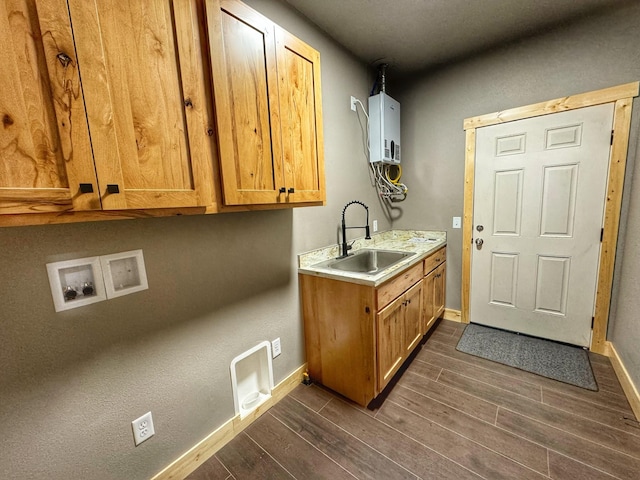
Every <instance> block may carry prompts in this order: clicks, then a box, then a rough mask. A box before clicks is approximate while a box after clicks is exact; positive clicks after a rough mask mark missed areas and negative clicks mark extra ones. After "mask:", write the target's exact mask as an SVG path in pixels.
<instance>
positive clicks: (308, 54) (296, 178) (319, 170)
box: [276, 27, 325, 202]
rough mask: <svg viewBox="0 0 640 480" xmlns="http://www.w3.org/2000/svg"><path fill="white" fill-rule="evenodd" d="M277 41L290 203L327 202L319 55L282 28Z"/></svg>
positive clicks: (285, 170) (285, 173)
mask: <svg viewBox="0 0 640 480" xmlns="http://www.w3.org/2000/svg"><path fill="white" fill-rule="evenodd" d="M276 38H277V42H276V43H277V52H278V76H279V80H280V83H279V88H280V107H281V113H282V118H281V122H282V148H283V154H284V176H285V179H284V180H285V184H286V186H287V190H288V191H289V189H290V188H293V192H292V193H290V194H288V195H287V200H288V201H290V202H313V201H316V202H317V201H324V199H325V198H324V194H325V188H324V153H323V136H322V102H321V99H320V92H321V86H320V54H319V53H318V52H317V51H316V50H314V49H313V48H311V47H309V46H308V45H306V44H305V43H304V42H302V41H300V40H299V39H297V38H296V37H294V36H293V35H291V34H290V33H288V32H287V31H285V30H283V29H281V28H277V27H276Z"/></svg>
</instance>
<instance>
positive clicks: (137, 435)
mask: <svg viewBox="0 0 640 480" xmlns="http://www.w3.org/2000/svg"><path fill="white" fill-rule="evenodd" d="M131 429H132V430H133V440H134V441H135V442H136V447H137V446H138V445H140V444H141V443H142V442H144V441H145V440H148V439H149V438H151V437H153V435H154V434H155V433H156V431H155V429H154V428H153V418H152V417H151V412H147V413H145V414H144V415H142V416H141V417H140V418H136V419H135V420H134V421H133V422H131Z"/></svg>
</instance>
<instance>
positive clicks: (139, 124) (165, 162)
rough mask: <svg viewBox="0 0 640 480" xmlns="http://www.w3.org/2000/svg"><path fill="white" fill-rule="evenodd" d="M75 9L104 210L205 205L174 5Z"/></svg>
mask: <svg viewBox="0 0 640 480" xmlns="http://www.w3.org/2000/svg"><path fill="white" fill-rule="evenodd" d="M181 3H182V7H183V6H184V5H186V2H181ZM179 4H180V2H179V3H177V4H176V5H179ZM182 7H177V8H182ZM69 11H70V13H71V18H72V21H73V25H74V35H75V41H76V48H77V52H78V61H79V63H80V68H81V73H83V72H86V73H87V74H86V75H83V76H82V83H83V90H84V94H85V98H86V104H87V115H88V119H89V127H90V131H91V140H92V143H93V147H94V156H95V164H96V171H97V173H98V179H99V181H100V193H101V196H102V203H103V208H104V209H109V210H111V209H126V208H161V207H189V206H199V205H205V204H206V200H205V199H202V198H199V197H200V195H199V191H198V182H199V181H201V180H202V177H201V176H200V173H201V172H200V171H199V170H198V169H199V168H200V164H196V165H194V162H193V160H192V157H191V154H190V149H189V135H188V128H187V122H186V119H185V112H184V101H185V99H184V98H183V92H182V85H181V82H182V78H181V69H180V65H179V64H178V59H179V49H178V45H177V43H176V41H175V36H174V10H173V3H172V2H171V1H170V0H152V1H150V0H130V1H127V2H121V1H119V0H92V1H88V0H69ZM176 28H180V25H177V24H176ZM194 167H195V169H196V171H194ZM108 185H117V186H118V189H119V193H113V192H111V193H109V192H108V191H107V189H108Z"/></svg>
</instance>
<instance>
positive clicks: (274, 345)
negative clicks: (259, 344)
mask: <svg viewBox="0 0 640 480" xmlns="http://www.w3.org/2000/svg"><path fill="white" fill-rule="evenodd" d="M281 353H282V346H281V345H280V337H278V338H276V339H275V340H274V341H273V342H271V355H272V356H273V358H276V357H277V356H278V355H280V354H281Z"/></svg>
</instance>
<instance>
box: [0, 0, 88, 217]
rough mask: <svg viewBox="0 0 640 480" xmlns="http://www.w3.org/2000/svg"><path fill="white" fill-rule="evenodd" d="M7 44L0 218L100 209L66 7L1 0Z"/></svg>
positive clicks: (1, 39)
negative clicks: (12, 215)
mask: <svg viewBox="0 0 640 480" xmlns="http://www.w3.org/2000/svg"><path fill="white" fill-rule="evenodd" d="M0 45H2V48H0V59H1V64H2V68H0V83H1V84H2V88H0V119H1V121H2V125H1V126H0V213H38V212H61V211H67V210H92V209H100V197H99V196H98V184H97V182H96V175H95V171H94V168H93V158H92V156H91V144H90V141H89V132H88V129H87V123H86V115H85V110H84V101H83V98H82V90H81V88H80V78H79V74H78V62H77V60H76V56H75V51H74V47H73V37H72V34H71V26H70V21H69V16H68V11H67V8H66V2H65V1H64V0H51V1H47V2H39V4H38V8H37V10H36V3H35V2H34V1H17V0H15V1H11V0H7V1H4V2H2V3H1V4H0ZM81 183H82V184H84V186H83V188H82V189H83V190H84V191H86V193H82V192H81V190H80V184H81Z"/></svg>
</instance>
